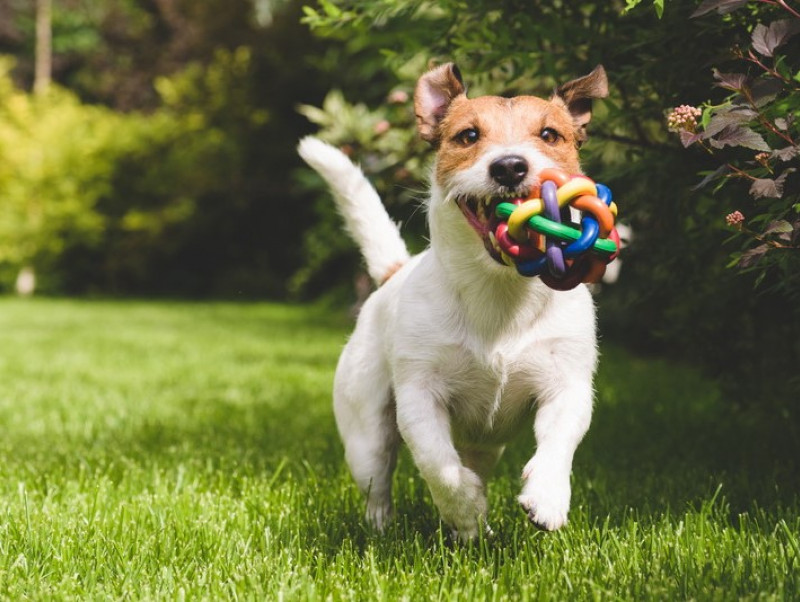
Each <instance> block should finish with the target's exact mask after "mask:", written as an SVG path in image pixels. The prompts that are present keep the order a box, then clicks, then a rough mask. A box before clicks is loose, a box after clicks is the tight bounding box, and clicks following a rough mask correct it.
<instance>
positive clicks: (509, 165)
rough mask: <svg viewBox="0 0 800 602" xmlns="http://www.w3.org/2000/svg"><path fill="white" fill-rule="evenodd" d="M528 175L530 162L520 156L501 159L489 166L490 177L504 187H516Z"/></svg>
mask: <svg viewBox="0 0 800 602" xmlns="http://www.w3.org/2000/svg"><path fill="white" fill-rule="evenodd" d="M527 173H528V162H527V161H526V160H525V159H523V158H522V157H520V156H518V155H508V156H506V157H500V158H499V159H497V160H496V161H493V162H492V164H491V165H489V175H490V176H491V177H492V179H493V180H494V181H495V182H497V183H498V184H500V185H502V186H508V187H509V188H511V187H514V186H516V185H517V184H519V183H520V182H522V179H523V178H524V177H525V175H526V174H527Z"/></svg>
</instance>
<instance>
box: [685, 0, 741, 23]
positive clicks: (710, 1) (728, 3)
mask: <svg viewBox="0 0 800 602" xmlns="http://www.w3.org/2000/svg"><path fill="white" fill-rule="evenodd" d="M745 4H747V0H704V1H703V2H701V3H700V6H698V7H697V10H696V11H694V12H693V13H692V18H693V19H694V18H695V17H701V16H703V15H705V14H707V13H710V12H711V11H712V10H716V11H717V12H718V13H719V14H720V15H725V14H728V13H732V12H733V11H735V10H736V9H738V8H741V7H743V6H744V5H745Z"/></svg>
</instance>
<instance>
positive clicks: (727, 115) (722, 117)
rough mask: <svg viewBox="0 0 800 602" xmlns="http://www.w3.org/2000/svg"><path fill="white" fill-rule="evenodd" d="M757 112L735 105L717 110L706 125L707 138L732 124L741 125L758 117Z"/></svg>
mask: <svg viewBox="0 0 800 602" xmlns="http://www.w3.org/2000/svg"><path fill="white" fill-rule="evenodd" d="M756 115H757V113H756V112H755V111H753V110H752V109H750V108H748V107H742V106H733V107H725V108H722V109H718V110H716V111H715V113H714V115H713V116H712V117H711V120H710V121H709V122H708V125H707V126H706V127H705V129H704V132H705V136H704V137H705V138H710V137H711V136H715V135H717V134H718V133H719V132H721V131H722V130H724V129H725V128H726V127H728V126H730V125H741V124H743V123H747V122H749V121H750V120H752V119H753V118H754V117H756Z"/></svg>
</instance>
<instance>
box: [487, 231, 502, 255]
mask: <svg viewBox="0 0 800 602" xmlns="http://www.w3.org/2000/svg"><path fill="white" fill-rule="evenodd" d="M489 242H490V243H492V247H494V250H495V251H497V252H498V253H499V252H500V244H499V243H498V242H497V237H496V236H495V235H494V232H492V231H491V230H489Z"/></svg>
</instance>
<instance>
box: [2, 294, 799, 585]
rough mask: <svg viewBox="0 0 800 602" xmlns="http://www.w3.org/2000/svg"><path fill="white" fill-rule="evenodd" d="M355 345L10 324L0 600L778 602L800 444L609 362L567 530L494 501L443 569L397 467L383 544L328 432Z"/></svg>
mask: <svg viewBox="0 0 800 602" xmlns="http://www.w3.org/2000/svg"><path fill="white" fill-rule="evenodd" d="M348 330H349V324H348V321H347V319H346V318H344V317H342V316H339V315H336V314H333V313H330V312H325V311H322V310H319V309H314V308H308V307H290V306H286V305H269V304H224V303H222V304H204V303H195V304H192V303H154V302H153V303H149V302H74V301H51V300H33V301H27V302H23V301H18V300H10V299H5V300H0V332H1V333H2V335H0V336H1V337H2V351H0V428H2V433H3V437H2V441H0V454H2V455H1V456H0V474H2V479H0V597H2V598H8V599H20V598H24V597H28V598H32V599H53V598H55V599H87V598H102V599H107V598H112V599H116V598H133V599H142V598H169V599H173V598H183V597H186V598H207V599H232V598H252V599H278V598H279V597H283V598H284V599H300V600H306V599H328V598H332V599H335V600H338V599H388V600H394V599H401V598H405V599H409V600H416V599H453V600H456V599H458V600H463V599H473V598H475V599H497V600H499V599H505V598H508V597H511V598H515V599H522V600H527V599H553V600H563V599H589V598H591V599H597V598H600V599H603V598H610V599H619V598H622V599H637V600H639V599H647V598H655V599H683V598H696V599H734V598H740V597H744V598H756V597H758V598H759V599H761V598H764V599H789V598H795V597H797V596H798V595H800V577H798V563H800V549H799V548H798V540H800V536H799V535H798V534H799V533H800V518H799V517H800V512H798V510H799V509H800V508H799V506H800V505H799V504H798V497H797V491H798V489H797V487H798V478H797V474H798V473H799V472H800V471H798V468H800V467H798V456H800V454H798V451H800V443H798V432H797V426H796V424H797V423H796V420H795V421H793V420H787V419H786V417H784V416H775V415H768V414H766V413H765V412H760V411H759V410H758V408H757V407H754V408H732V407H728V405H727V404H726V401H725V400H724V399H722V398H721V396H720V394H719V392H718V390H717V388H716V387H715V386H714V385H713V383H709V382H708V381H705V380H704V379H703V378H702V377H701V376H700V375H699V374H697V373H696V372H694V371H692V370H689V369H686V368H680V367H676V366H674V365H670V364H668V363H665V362H662V361H658V360H653V359H646V358H640V357H634V356H632V355H630V354H629V353H627V352H625V351H623V350H621V349H618V348H615V347H611V346H607V347H606V349H605V350H604V355H603V365H602V369H601V372H600V375H599V377H598V382H597V389H598V400H597V404H596V413H595V421H594V425H593V427H592V429H591V430H590V433H589V435H588V436H587V438H586V441H585V442H584V443H583V445H582V446H581V448H580V449H579V451H578V455H577V457H576V464H575V474H574V476H573V482H574V487H575V491H574V499H573V501H574V506H573V511H572V514H571V516H570V524H569V525H568V527H567V528H566V529H564V530H562V531H560V532H558V533H554V534H545V533H541V532H538V531H535V530H534V529H533V528H531V527H530V525H528V524H526V522H525V520H524V515H523V513H522V512H521V511H520V510H519V509H518V508H517V507H516V504H515V502H514V495H515V493H516V491H517V489H518V487H519V483H518V473H519V470H520V468H521V466H522V464H523V463H524V461H525V459H526V456H527V455H529V454H530V450H531V446H532V438H531V437H530V436H526V437H522V438H521V439H520V441H519V442H518V443H516V444H515V445H512V446H511V447H510V449H509V451H508V453H507V457H506V458H504V460H503V461H502V463H501V465H500V467H499V468H498V474H497V478H496V479H495V480H494V481H493V482H492V485H491V487H490V501H491V504H492V509H491V512H490V517H489V519H490V522H491V523H492V526H493V527H494V530H495V532H496V536H495V537H494V538H493V539H492V540H490V541H485V540H482V541H480V542H477V543H476V544H474V545H469V546H465V545H453V544H452V543H450V542H449V541H448V539H447V535H446V530H443V529H441V528H440V526H439V523H438V521H437V519H436V514H435V511H434V509H433V507H432V505H431V503H430V498H429V496H428V493H427V491H426V489H425V487H424V485H423V484H422V483H421V482H420V480H419V479H418V478H417V476H416V471H415V469H414V467H413V466H412V464H411V462H410V461H409V458H408V457H407V455H404V456H403V457H402V458H401V462H400V467H399V470H398V474H397V477H396V492H395V500H396V502H397V505H398V511H399V518H398V520H397V521H396V523H395V524H393V525H392V526H391V527H390V529H389V531H388V532H387V533H386V534H384V535H381V536H378V535H375V534H371V533H369V532H368V530H367V529H366V528H365V526H364V523H363V521H362V519H361V512H362V503H361V500H360V498H359V495H358V493H357V492H356V491H355V487H354V486H353V484H352V482H351V480H350V478H349V475H348V474H347V471H346V468H345V466H344V464H343V459H342V453H341V447H340V444H339V442H338V438H337V436H336V433H335V427H334V424H333V417H332V413H331V409H330V388H331V381H332V377H333V370H334V367H335V363H336V358H337V356H338V353H339V350H340V349H341V346H342V345H343V343H344V342H345V340H346V337H347V332H348Z"/></svg>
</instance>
